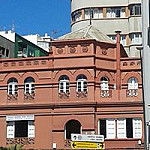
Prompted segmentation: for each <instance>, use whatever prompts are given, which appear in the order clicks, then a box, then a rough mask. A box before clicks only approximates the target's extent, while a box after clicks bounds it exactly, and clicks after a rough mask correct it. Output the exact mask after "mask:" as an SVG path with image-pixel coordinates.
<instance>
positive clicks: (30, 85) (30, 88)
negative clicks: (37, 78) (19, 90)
mask: <svg viewBox="0 0 150 150" xmlns="http://www.w3.org/2000/svg"><path fill="white" fill-rule="evenodd" d="M24 86H25V89H24V93H25V94H34V93H35V87H34V82H26V83H25V85H24Z"/></svg>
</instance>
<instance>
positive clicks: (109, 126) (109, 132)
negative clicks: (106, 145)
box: [106, 119, 116, 139]
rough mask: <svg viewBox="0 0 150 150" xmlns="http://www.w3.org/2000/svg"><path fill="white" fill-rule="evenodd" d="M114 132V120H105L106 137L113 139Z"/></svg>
mask: <svg viewBox="0 0 150 150" xmlns="http://www.w3.org/2000/svg"><path fill="white" fill-rule="evenodd" d="M115 135H116V130H115V119H108V120H106V137H107V138H110V139H113V138H115Z"/></svg>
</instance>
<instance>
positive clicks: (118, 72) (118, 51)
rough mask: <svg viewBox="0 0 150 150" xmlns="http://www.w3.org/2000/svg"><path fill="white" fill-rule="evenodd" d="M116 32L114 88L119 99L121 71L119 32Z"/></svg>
mask: <svg viewBox="0 0 150 150" xmlns="http://www.w3.org/2000/svg"><path fill="white" fill-rule="evenodd" d="M115 32H116V90H117V91H118V100H120V89H121V71H120V33H121V31H115Z"/></svg>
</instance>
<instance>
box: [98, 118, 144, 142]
mask: <svg viewBox="0 0 150 150" xmlns="http://www.w3.org/2000/svg"><path fill="white" fill-rule="evenodd" d="M99 134H101V135H104V137H105V138H110V139H112V138H142V120H141V119H139V118H119V119H100V120H99Z"/></svg>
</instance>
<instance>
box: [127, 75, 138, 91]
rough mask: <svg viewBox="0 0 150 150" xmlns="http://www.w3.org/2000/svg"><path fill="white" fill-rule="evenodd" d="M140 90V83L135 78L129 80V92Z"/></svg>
mask: <svg viewBox="0 0 150 150" xmlns="http://www.w3.org/2000/svg"><path fill="white" fill-rule="evenodd" d="M133 89H138V81H137V79H136V78H135V77H131V78H130V79H129V80H128V90H133Z"/></svg>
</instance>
